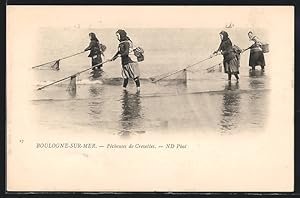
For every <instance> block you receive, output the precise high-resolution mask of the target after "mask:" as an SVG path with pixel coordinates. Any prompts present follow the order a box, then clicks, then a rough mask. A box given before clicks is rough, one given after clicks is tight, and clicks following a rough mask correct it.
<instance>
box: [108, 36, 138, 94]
mask: <svg viewBox="0 0 300 198" xmlns="http://www.w3.org/2000/svg"><path fill="white" fill-rule="evenodd" d="M116 35H117V38H118V40H119V41H120V43H119V46H118V52H117V53H116V54H115V55H114V57H112V58H111V61H114V60H116V59H117V58H118V56H119V55H120V56H121V64H122V77H123V89H124V90H126V87H127V84H128V81H129V79H130V78H131V79H133V80H134V82H135V84H136V88H137V91H138V92H139V91H140V80H139V76H140V71H139V66H138V63H137V62H135V61H133V60H131V58H130V57H129V53H131V52H132V51H133V50H132V48H133V44H132V41H131V40H130V38H129V37H128V36H127V33H126V32H125V31H124V30H118V31H117V32H116Z"/></svg>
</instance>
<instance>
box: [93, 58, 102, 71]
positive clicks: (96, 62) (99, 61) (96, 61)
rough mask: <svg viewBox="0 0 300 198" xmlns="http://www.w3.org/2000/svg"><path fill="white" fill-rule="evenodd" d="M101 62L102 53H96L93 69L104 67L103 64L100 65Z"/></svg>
mask: <svg viewBox="0 0 300 198" xmlns="http://www.w3.org/2000/svg"><path fill="white" fill-rule="evenodd" d="M99 63H102V58H101V55H94V56H93V57H92V67H93V70H95V69H100V68H101V67H102V64H100V65H98V64H99ZM95 65H98V66H95ZM94 66H95V67H94Z"/></svg>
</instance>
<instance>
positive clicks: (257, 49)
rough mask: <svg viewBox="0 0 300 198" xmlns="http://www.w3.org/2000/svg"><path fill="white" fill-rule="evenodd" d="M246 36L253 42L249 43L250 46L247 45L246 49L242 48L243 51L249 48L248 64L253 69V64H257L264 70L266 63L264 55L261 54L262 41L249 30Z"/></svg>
mask: <svg viewBox="0 0 300 198" xmlns="http://www.w3.org/2000/svg"><path fill="white" fill-rule="evenodd" d="M248 37H249V39H250V41H253V42H254V44H253V45H251V46H250V47H248V48H247V49H245V50H244V51H246V50H248V49H250V57H249V66H250V67H251V69H252V70H253V71H254V70H255V66H258V65H259V66H260V67H261V70H262V71H264V70H265V66H266V63H265V57H264V54H263V50H262V48H261V46H262V42H261V41H260V40H259V38H258V37H257V36H255V35H254V34H253V32H251V31H250V32H248Z"/></svg>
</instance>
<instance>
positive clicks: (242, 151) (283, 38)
mask: <svg viewBox="0 0 300 198" xmlns="http://www.w3.org/2000/svg"><path fill="white" fill-rule="evenodd" d="M278 13H280V15H279V14H278ZM294 56H295V54H294V7H293V6H7V65H6V69H7V134H6V137H7V145H6V148H7V150H6V152H7V191H10V192H11V191H50V192H52V191H80V192H111V191H112V192H128V191H130V192H138V191H149V192H153V191H155V192H160V191H168V192H169V191H171V192H179V191H180V192H203V191H205V192H278V191H280V192H291V191H293V189H294V126H293V123H294V114H293V112H294V110H293V108H294Z"/></svg>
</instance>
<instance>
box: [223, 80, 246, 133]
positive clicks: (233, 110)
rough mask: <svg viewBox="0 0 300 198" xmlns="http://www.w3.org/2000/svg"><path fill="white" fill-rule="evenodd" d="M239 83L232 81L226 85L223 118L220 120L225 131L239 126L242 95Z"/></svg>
mask: <svg viewBox="0 0 300 198" xmlns="http://www.w3.org/2000/svg"><path fill="white" fill-rule="evenodd" d="M238 89H239V83H238V82H237V83H231V82H228V84H227V85H226V86H225V92H224V95H223V100H222V101H223V103H222V105H223V107H222V114H221V116H222V118H221V121H220V126H221V130H222V131H223V132H226V131H229V130H231V129H234V128H236V127H237V124H238V118H239V113H240V100H241V96H240V93H239V92H238Z"/></svg>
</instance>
